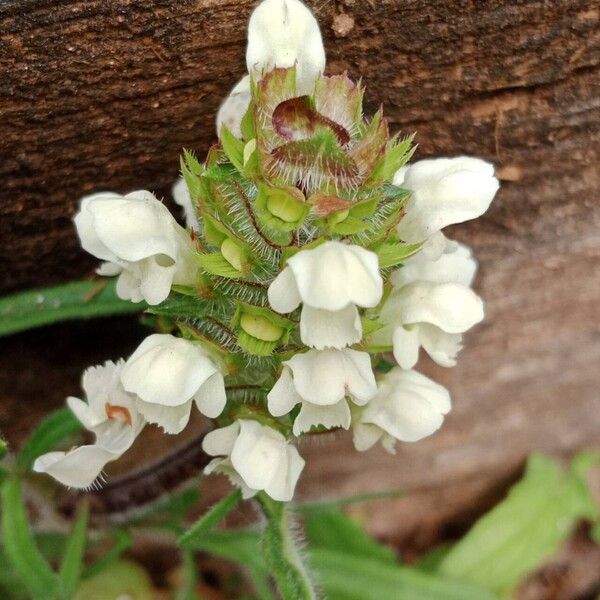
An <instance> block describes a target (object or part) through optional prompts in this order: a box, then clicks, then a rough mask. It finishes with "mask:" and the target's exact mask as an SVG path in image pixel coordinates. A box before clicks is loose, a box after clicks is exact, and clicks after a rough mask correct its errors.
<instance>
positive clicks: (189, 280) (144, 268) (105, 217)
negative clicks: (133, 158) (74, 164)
mask: <svg viewBox="0 0 600 600" xmlns="http://www.w3.org/2000/svg"><path fill="white" fill-rule="evenodd" d="M75 226H76V228H77V234H78V235H79V239H80V240H81V246H82V247H83V249H84V250H86V251H87V252H89V253H90V254H92V255H94V256H95V257H97V258H99V259H101V260H103V261H106V262H104V264H102V265H101V267H100V268H99V269H98V273H99V274H100V275H109V276H110V275H118V276H119V279H118V281H117V294H118V295H119V297H120V298H123V299H124V300H131V301H132V302H141V301H142V300H145V301H146V302H147V303H148V304H152V305H155V304H160V303H161V302H162V301H163V300H165V299H166V298H167V296H168V295H169V293H170V291H171V286H172V285H173V284H181V285H193V284H194V283H195V281H196V274H197V271H198V267H197V265H196V264H195V262H194V259H193V251H194V249H193V245H192V241H191V239H190V236H189V234H188V233H187V232H186V231H185V229H183V228H182V227H181V226H179V225H178V224H177V222H176V221H175V219H174V218H173V216H172V215H171V213H170V212H169V211H168V210H167V208H166V206H164V205H163V204H162V203H161V202H159V201H158V200H157V199H156V198H155V197H154V196H153V195H152V194H151V193H150V192H146V191H139V192H132V193H131V194H127V195H126V196H121V195H120V194H115V193H112V192H102V193H98V194H93V195H91V196H86V197H84V198H82V200H81V207H80V210H79V212H78V213H77V215H76V216H75Z"/></svg>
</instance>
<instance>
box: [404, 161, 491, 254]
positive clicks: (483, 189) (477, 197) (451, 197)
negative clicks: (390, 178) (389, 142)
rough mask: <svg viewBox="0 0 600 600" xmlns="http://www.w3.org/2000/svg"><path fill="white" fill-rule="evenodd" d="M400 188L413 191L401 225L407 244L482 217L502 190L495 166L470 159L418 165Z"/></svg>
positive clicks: (410, 168)
mask: <svg viewBox="0 0 600 600" xmlns="http://www.w3.org/2000/svg"><path fill="white" fill-rule="evenodd" d="M401 185H402V187H403V188H405V189H409V190H412V191H413V194H412V196H411V198H410V199H409V201H408V204H407V210H406V215H405V217H404V218H403V219H402V221H401V222H400V225H399V226H398V234H399V235H400V237H401V238H402V239H403V240H405V241H407V242H419V241H422V240H425V239H427V238H428V237H430V236H431V235H433V234H434V233H436V232H437V231H440V230H441V229H443V228H444V227H446V226H447V225H452V224H454V223H462V222H463V221H468V220H470V219H475V218H476V217H479V216H481V215H482V214H483V213H484V212H485V211H486V210H487V209H488V207H489V205H490V203H491V201H492V200H493V198H494V196H495V194H496V192H497V191H498V187H499V184H498V180H497V179H496V178H495V177H494V168H493V166H492V165H491V164H489V163H486V162H484V161H482V160H479V159H474V158H469V157H459V158H455V159H437V160H425V161H420V162H418V163H415V164H414V165H411V166H410V167H409V168H408V170H407V171H406V172H405V173H404V177H403V181H402V183H401Z"/></svg>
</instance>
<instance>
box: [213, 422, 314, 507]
mask: <svg viewBox="0 0 600 600" xmlns="http://www.w3.org/2000/svg"><path fill="white" fill-rule="evenodd" d="M202 449H203V450H204V451H205V452H206V453H207V454H209V455H210V456H217V457H219V458H215V459H213V460H212V461H211V462H210V463H209V464H208V465H207V467H206V468H205V470H204V472H205V473H206V474H207V475H208V474H210V473H215V472H216V473H223V474H225V475H227V476H228V477H229V479H230V480H231V482H232V483H234V484H235V485H238V486H239V487H240V488H241V489H242V495H243V497H244V498H251V497H252V496H254V495H255V494H256V493H258V492H259V491H264V492H265V493H266V494H268V495H269V496H271V498H273V499H274V500H278V501H280V502H289V501H290V500H291V499H292V497H293V496H294V489H295V487H296V482H297V481H298V478H299V477H300V473H301V472H302V469H303V468H304V459H303V458H302V457H301V456H300V454H299V453H298V450H297V449H296V448H295V447H294V446H292V445H290V444H288V442H287V440H286V439H285V437H283V435H282V434H281V433H279V432H278V431H275V430H274V429H272V428H271V427H268V426H266V425H261V424H260V423H258V422H257V421H252V420H242V419H240V420H239V421H235V422H234V423H232V424H231V425H229V426H228V427H222V428H221V429H215V430H214V431H211V432H210V433H208V434H207V435H206V437H205V438H204V441H203V442H202Z"/></svg>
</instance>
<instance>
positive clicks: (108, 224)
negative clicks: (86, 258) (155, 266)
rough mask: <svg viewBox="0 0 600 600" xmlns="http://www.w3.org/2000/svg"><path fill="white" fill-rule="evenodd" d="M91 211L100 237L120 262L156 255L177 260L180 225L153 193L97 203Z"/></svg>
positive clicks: (136, 194) (141, 193) (142, 193)
mask: <svg viewBox="0 0 600 600" xmlns="http://www.w3.org/2000/svg"><path fill="white" fill-rule="evenodd" d="M88 210H89V211H90V212H91V213H92V215H93V218H94V228H95V230H96V233H97V234H98V237H99V238H100V240H101V241H102V243H103V244H105V246H106V247H107V248H109V249H110V250H111V252H114V254H115V255H116V256H118V257H119V258H121V259H123V260H127V261H130V262H135V261H138V260H143V259H144V258H148V257H149V256H153V255H155V254H165V255H166V256H168V257H170V258H171V259H173V260H174V259H175V258H176V257H177V241H176V239H175V235H174V232H175V230H176V228H177V227H179V225H177V223H175V220H174V219H173V217H172V216H171V213H169V211H168V210H167V208H166V207H165V206H164V205H163V204H162V203H161V202H159V201H158V200H157V199H156V198H155V197H154V196H153V195H152V194H151V193H150V192H134V193H132V194H128V195H127V196H124V197H123V198H113V199H108V200H105V199H102V200H97V201H94V202H92V203H91V204H90V205H89V209H88ZM102 258H103V257H102Z"/></svg>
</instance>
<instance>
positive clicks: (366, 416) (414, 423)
mask: <svg viewBox="0 0 600 600" xmlns="http://www.w3.org/2000/svg"><path fill="white" fill-rule="evenodd" d="M449 410H450V394H449V393H448V391H447V390H446V389H445V388H444V387H442V386H441V385H438V384H437V383H435V382H434V381H432V380H431V379H428V378H427V377H425V376H424V375H421V374H420V373H417V372H416V371H403V370H401V369H392V371H390V372H389V373H387V374H386V375H385V376H384V379H383V382H382V385H381V386H380V391H379V393H378V395H377V397H376V398H374V399H373V400H372V401H371V403H370V404H369V405H368V406H367V407H366V408H365V410H364V412H363V415H362V422H364V423H371V424H374V425H377V426H378V427H380V428H381V429H383V430H384V431H386V432H387V433H389V434H390V435H392V436H393V437H394V438H396V439H398V440H400V441H404V442H415V441H418V440H420V439H422V438H424V437H427V436H428V435H431V434H432V433H433V432H434V431H436V430H437V429H439V427H440V426H441V424H442V422H443V420H444V415H445V414H447V413H448V412H449Z"/></svg>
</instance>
